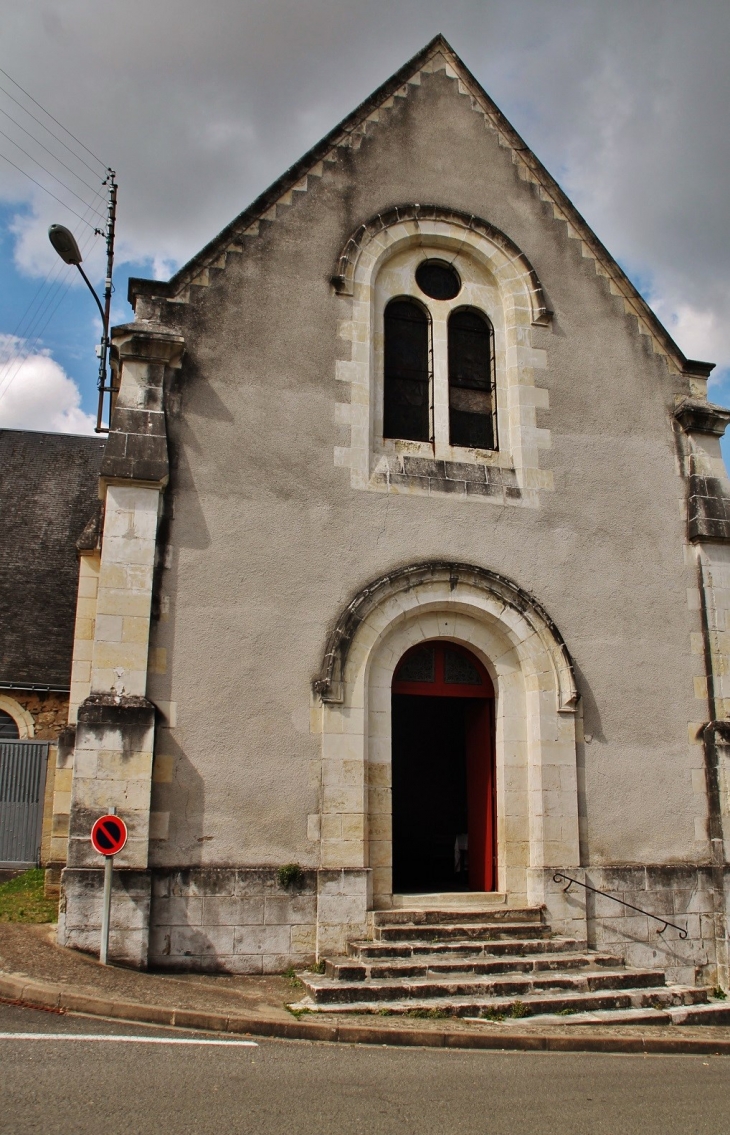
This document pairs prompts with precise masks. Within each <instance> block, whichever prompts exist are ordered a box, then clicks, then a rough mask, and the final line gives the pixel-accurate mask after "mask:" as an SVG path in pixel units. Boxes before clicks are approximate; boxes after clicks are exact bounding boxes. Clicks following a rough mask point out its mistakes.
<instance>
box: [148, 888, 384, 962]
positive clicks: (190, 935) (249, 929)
mask: <svg viewBox="0 0 730 1135" xmlns="http://www.w3.org/2000/svg"><path fill="white" fill-rule="evenodd" d="M368 875H369V872H367V871H347V870H343V871H304V872H303V876H302V880H301V883H300V885H293V886H290V887H285V886H282V884H281V883H280V882H279V880H278V874H277V869H276V868H274V867H260V868H257V867H239V868H233V867H218V868H215V867H208V868H204V867H203V868H187V869H185V870H180V871H175V870H157V871H154V872H153V884H152V914H151V930H150V947H149V966H150V968H151V969H156V968H161V969H163V968H164V969H176V970H210V971H223V972H227V973H281V972H282V971H283V970H285V969H287V968H288V967H289V966H291V965H294V966H297V965H306V964H308V963H310V962H312V961H314V959H315V958H316V957H318V956H319V955H320V954H325V953H342V952H343V951H344V948H345V944H346V942H347V939H348V938H357V937H363V936H365V935H366V934H367V913H366V912H367V887H368V879H367V876H368Z"/></svg>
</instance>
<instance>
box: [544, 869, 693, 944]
mask: <svg viewBox="0 0 730 1135" xmlns="http://www.w3.org/2000/svg"><path fill="white" fill-rule="evenodd" d="M553 882H554V883H560V882H564V883H567V884H568V885H567V887H564V888H563V891H564V893H565V894H566V895H567V893H568V891H569V890H570V888H571V887H572V886H573V883H575V884H576V886H578V887H583V889H584V890H586V891H593V894H594V895H603V897H604V898H606V899H613V901H614V902H618V903H621V906H627V907H628V908H629V910H635V911H638V913H639V914H645V915H646V917H647V918H653V919H654V921H655V922H661V923H662V927H661V930H657V934H663V933H664V931H665V930H666V928H667V927H668V926H671V927H672V929H673V930H678V931H679V937H680V938H681V939H682V940H684V939H685V938H686V937H687V933H688V931H687V930H683V929H682V927H681V926H677V924H676V922H669V921H668V919H666V918H662V917H661V915H659V914H651V913H650V912H649V911H648V910H642V909H641V907H640V906H634V905H633V903H630V902H624V900H623V899H617V898H616V896H615V895H609V894H608V892H607V891H599V890H598V887H591V886H589V884H588V883H581V881H580V879H571V877H570V875H563V873H562V871H558V872H556V874H555V875H553Z"/></svg>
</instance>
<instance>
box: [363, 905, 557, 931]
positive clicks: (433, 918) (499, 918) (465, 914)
mask: <svg viewBox="0 0 730 1135" xmlns="http://www.w3.org/2000/svg"><path fill="white" fill-rule="evenodd" d="M373 922H374V924H375V926H398V925H403V924H406V925H408V926H417V927H422V926H435V925H438V924H439V923H462V924H463V923H465V922H476V923H481V924H482V925H484V926H494V925H509V924H518V923H527V922H529V923H537V924H538V925H539V926H542V925H543V923H544V920H543V917H542V910H541V908H540V907H535V906H525V907H514V906H511V907H495V908H493V909H492V908H489V909H484V908H477V909H470V908H469V907H465V908H463V909H462V908H460V907H448V908H444V909H442V910H426V909H420V908H419V909H417V910H402V909H397V910H376V911H375V913H374V915H373Z"/></svg>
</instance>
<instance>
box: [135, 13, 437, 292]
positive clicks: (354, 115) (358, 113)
mask: <svg viewBox="0 0 730 1135" xmlns="http://www.w3.org/2000/svg"><path fill="white" fill-rule="evenodd" d="M440 50H441V51H444V52H446V51H448V52H450V53H452V54H453V52H452V51H451V47H450V46H449V44H448V43H447V42H446V40H445V39H444V37H443V36H442V35H441V34H439V35H437V36H434V38H433V39H432V40H431V41H430V42H429V43H427V44H426V46H425V47H424V48H422V49H421V51H419V52H417V53H416V55H414V56H413V57H412V58H411V59H409V60H408V62H407V63H404V64H403V66H402V67H399V68H398V70H397V71H396V72H395V73H394V74H393V75H391V76H390V78H389V79H386V81H385V82H384V83H382V84H381V85H380V86H379V87H378V88H377V89H376V90H375V91H373V93H372V94H371V95H368V97H367V98H366V99H364V101H363V102H361V103H360V104H359V105H358V106H356V107H355V109H354V110H353V111H351V112H350V114H348V115H347V116H346V117H345V118H343V119H342V121H341V122H339V123H338V124H337V126H334V127H333V128H332V130H330V131H329V132H328V133H327V134H325V136H324V138H322V139H321V140H320V141H319V142H317V143H316V145H314V146H312V148H311V149H310V150H307V152H306V153H305V154H304V155H303V156H302V157H301V158H299V160H298V161H296V162H295V163H294V165H291V166H289V168H288V169H287V170H285V171H284V173H283V174H281V176H280V177H278V178H277V179H276V181H274V182H272V184H271V185H270V186H269V187H268V189H265V190H264V191H263V193H260V194H259V196H258V197H257V198H256V199H255V200H254V201H252V202H251V204H250V205H249V206H248V208H247V209H244V210H243V212H242V213H239V214H238V216H237V217H234V219H233V220H232V221H230V222H229V223H228V224H227V225H226V226H225V228H223V229H221V231H220V232H219V233H218V234H217V236H214V237H213V239H212V240H209V241H208V243H207V244H206V245H204V247H203V248H201V249H200V251H199V252H196V254H195V256H193V257H192V258H191V259H190V260H188V262H187V263H186V264H183V266H182V267H181V268H179V269H178V270H177V272H175V274H174V275H173V276H171V277H170V279H169V280H164V281H156V280H144V279H141V278H139V279H138V278H136V277H133V278H130V281H129V297H128V298H129V299H130V302H131V297H132V295H138V294H140V295H163V296H172V295H174V294H175V292H176V291H179V290H180V288H182V287H185V285H186V284H187V283H189V277H194V276H196V275H197V273H198V272H199V271H200V270H201V269H202V268H204V267H206V266H207V263H208V262H209V260H210V258H211V257H212V256H214V255H215V253H216V252H217V251H218V247H219V245H221V244H225V243H226V242H227V241H229V240H231V238H232V237H234V236H235V235H236V233H237V232H238V231H239V230H240V229H241V228H245V227H248V225H250V224H252V223H253V222H254V221H256V220H257V219H258V218H259V217H260V216H261V214H262V213H265V212H266V211H267V209H270V208H271V206H272V205H275V204H276V202H277V201H278V200H279V198H280V197H281V196H282V194H284V193H286V191H287V190H288V189H291V188H292V186H294V185H296V183H297V182H298V181H301V179H302V178H303V177H305V176H306V175H307V173H309V171H310V170H311V168H312V166H315V165H316V164H317V162H321V161H322V160H323V158H325V157H326V156H327V154H328V153H329V152H330V150H331V149H332V147H333V146H334V145H335V144H336V143H337V141H338V140H339V139H340V138H341V137H342V135H343V134H349V133H351V132H352V131H353V130H354V129H356V127H357V126H359V125H360V123H361V122H362V121H363V120H364V119H365V118H367V117H368V115H369V114H372V112H373V111H374V110H376V109H377V108H378V106H380V104H381V103H383V102H385V101H386V99H388V98H390V96H391V95H393V94H394V93H395V92H396V91H397V90H398V89H399V88H400V87H402V86H403V84H404V83H405V82H407V81H408V79H409V78H410V77H411V76H412V75H413V74H415V73H416V72H417V71H419V70H420V69H421V67H422V66H423V64H424V63H426V62H427V61H428V60H429V59H430V57H431V56H432V55H435V54H436V53H437V52H438V51H440ZM133 285H134V287H133ZM150 285H153V286H150Z"/></svg>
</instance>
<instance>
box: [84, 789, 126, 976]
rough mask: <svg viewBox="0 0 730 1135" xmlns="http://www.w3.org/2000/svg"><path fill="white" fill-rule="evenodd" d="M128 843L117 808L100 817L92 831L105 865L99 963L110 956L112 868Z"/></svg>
mask: <svg viewBox="0 0 730 1135" xmlns="http://www.w3.org/2000/svg"><path fill="white" fill-rule="evenodd" d="M126 842H127V825H126V824H125V822H124V820H123V819H122V818H121V816H117V815H116V808H112V810H111V812H108V813H107V814H106V815H105V816H99V819H98V820H95V821H94V824H93V826H92V829H91V846H92V847H93V849H94V851H98V853H99V855H103V856H104V859H105V860H106V862H105V863H104V898H103V903H102V908H101V949H100V950H99V961H100V962H101V964H102V965H104V966H105V965H106V964H107V957H108V954H109V922H110V918H111V906H112V867H113V863H114V856H115V855H117V854H118V853H119V852H120V851H121V850H122V848H123V847H124V845H125V843H126Z"/></svg>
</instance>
